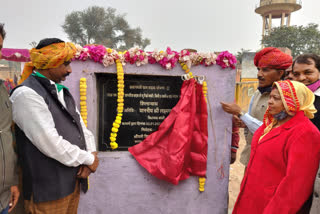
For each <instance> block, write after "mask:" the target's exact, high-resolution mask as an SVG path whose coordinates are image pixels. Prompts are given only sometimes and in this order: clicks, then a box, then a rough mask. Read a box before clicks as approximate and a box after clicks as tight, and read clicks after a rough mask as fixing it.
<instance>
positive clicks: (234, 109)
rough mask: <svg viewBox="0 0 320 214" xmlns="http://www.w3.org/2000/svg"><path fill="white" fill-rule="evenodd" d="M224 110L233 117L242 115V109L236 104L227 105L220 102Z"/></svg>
mask: <svg viewBox="0 0 320 214" xmlns="http://www.w3.org/2000/svg"><path fill="white" fill-rule="evenodd" d="M220 104H221V106H222V109H223V110H224V111H225V112H227V113H229V114H233V115H239V114H240V113H241V108H240V106H238V105H237V104H235V103H225V102H220Z"/></svg>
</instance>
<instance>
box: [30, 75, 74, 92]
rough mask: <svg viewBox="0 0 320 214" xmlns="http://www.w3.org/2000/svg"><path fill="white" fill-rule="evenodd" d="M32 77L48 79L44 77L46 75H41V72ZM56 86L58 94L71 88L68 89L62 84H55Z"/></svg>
mask: <svg viewBox="0 0 320 214" xmlns="http://www.w3.org/2000/svg"><path fill="white" fill-rule="evenodd" d="M32 76H36V77H42V78H46V79H48V78H47V77H46V76H44V75H42V74H40V73H39V72H36V73H32ZM55 84H56V86H57V89H58V92H60V91H61V90H62V89H63V88H65V89H67V90H69V88H67V87H66V86H64V85H61V84H59V83H55Z"/></svg>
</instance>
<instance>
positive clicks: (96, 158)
mask: <svg viewBox="0 0 320 214" xmlns="http://www.w3.org/2000/svg"><path fill="white" fill-rule="evenodd" d="M92 154H93V155H94V161H93V163H92V164H91V165H89V166H88V167H89V169H90V170H91V172H95V171H96V170H97V168H98V165H99V158H98V153H97V152H92Z"/></svg>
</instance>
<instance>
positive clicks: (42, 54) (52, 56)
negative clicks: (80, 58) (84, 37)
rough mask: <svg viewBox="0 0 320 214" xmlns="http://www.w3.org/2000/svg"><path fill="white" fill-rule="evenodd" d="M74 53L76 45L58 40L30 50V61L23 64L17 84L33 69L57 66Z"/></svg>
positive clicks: (70, 57)
mask: <svg viewBox="0 0 320 214" xmlns="http://www.w3.org/2000/svg"><path fill="white" fill-rule="evenodd" d="M75 54H76V47H75V46H74V44H73V43H70V42H59V43H54V44H51V45H48V46H45V47H43V48H40V49H35V48H32V49H31V50H30V59H31V62H28V63H26V64H25V66H24V68H23V72H22V75H21V79H20V81H19V84H21V83H22V82H23V81H24V80H26V79H27V78H28V77H29V76H30V74H31V73H32V71H33V69H34V68H36V69H49V68H57V67H59V66H60V65H62V64H63V63H64V62H66V61H70V60H71V59H72V58H73V57H74V55H75Z"/></svg>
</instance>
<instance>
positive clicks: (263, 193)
mask: <svg viewBox="0 0 320 214" xmlns="http://www.w3.org/2000/svg"><path fill="white" fill-rule="evenodd" d="M265 127H266V126H265V124H263V125H262V126H261V127H260V128H259V129H258V130H257V131H256V132H255V133H254V136H253V139H252V147H251V155H250V161H249V164H248V167H247V169H246V173H245V175H244V178H243V180H242V183H241V188H240V193H239V196H238V199H237V202H236V204H235V206H234V210H233V214H242V213H243V214H275V213H280V214H289V213H290V214H291V213H292V214H295V213H308V212H307V211H305V210H301V207H302V205H303V204H304V203H305V202H306V201H307V199H308V198H309V197H310V196H311V194H312V190H313V183H314V180H315V176H316V173H317V170H318V166H319V160H320V142H319V139H320V132H319V131H318V129H317V128H316V127H315V126H314V125H313V124H312V123H311V121H310V120H309V119H308V118H307V117H306V116H304V113H303V111H300V112H298V113H297V114H296V115H295V116H294V117H293V118H291V119H290V120H289V121H288V122H286V123H285V124H283V125H281V126H279V127H277V128H274V129H272V130H271V131H270V132H269V133H268V134H267V135H266V136H264V137H263V138H262V139H261V140H260V142H259V143H258V141H259V138H260V136H261V135H262V134H263V130H264V129H265Z"/></svg>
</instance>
